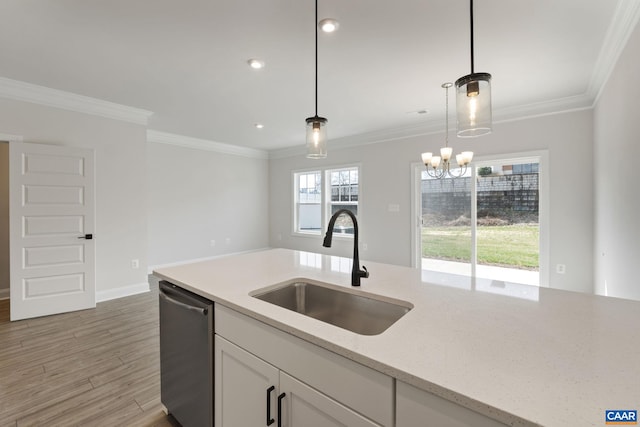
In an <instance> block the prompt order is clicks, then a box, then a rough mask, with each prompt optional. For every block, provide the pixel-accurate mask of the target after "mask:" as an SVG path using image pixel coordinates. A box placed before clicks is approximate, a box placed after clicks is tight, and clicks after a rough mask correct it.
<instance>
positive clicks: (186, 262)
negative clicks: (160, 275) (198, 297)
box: [147, 247, 271, 274]
mask: <svg viewBox="0 0 640 427" xmlns="http://www.w3.org/2000/svg"><path fill="white" fill-rule="evenodd" d="M267 249H271V248H270V247H266V248H260V249H251V250H248V251H241V252H233V253H229V254H222V255H214V256H210V257H206V258H195V259H188V260H183V261H177V262H170V263H167V264H158V265H150V266H148V267H147V273H148V274H153V270H157V269H159V268H167V267H175V266H177V265H184V264H191V263H193V262H201V261H210V260H212V259H217V258H224V257H228V256H231V255H241V254H248V253H250V252H258V251H264V250H267Z"/></svg>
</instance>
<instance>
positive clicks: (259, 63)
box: [247, 59, 264, 70]
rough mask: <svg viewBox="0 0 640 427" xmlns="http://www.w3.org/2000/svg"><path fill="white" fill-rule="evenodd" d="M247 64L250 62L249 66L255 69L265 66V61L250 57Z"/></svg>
mask: <svg viewBox="0 0 640 427" xmlns="http://www.w3.org/2000/svg"><path fill="white" fill-rule="evenodd" d="M247 64H249V66H250V67H251V68H253V69H254V70H259V69H261V68H264V61H261V60H259V59H250V60H248V61H247Z"/></svg>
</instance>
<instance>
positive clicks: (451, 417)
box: [396, 381, 505, 427]
mask: <svg viewBox="0 0 640 427" xmlns="http://www.w3.org/2000/svg"><path fill="white" fill-rule="evenodd" d="M396 387H397V398H396V405H397V407H396V427H505V424H502V423H500V422H498V421H495V420H492V419H491V418H488V417H485V416H484V415H482V414H479V413H477V412H474V411H472V410H470V409H467V408H464V407H462V406H460V405H456V404H455V403H453V402H450V401H448V400H445V399H443V398H441V397H438V396H436V395H435V394H431V393H429V392H426V391H424V390H420V389H418V388H416V387H414V386H412V385H409V384H406V383H403V382H402V381H397V382H396Z"/></svg>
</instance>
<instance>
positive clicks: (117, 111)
mask: <svg viewBox="0 0 640 427" xmlns="http://www.w3.org/2000/svg"><path fill="white" fill-rule="evenodd" d="M0 97H2V98H7V99H13V100H16V101H24V102H30V103H32V104H39V105H46V106H48V107H54V108H61V109H63V110H69V111H75V112H78V113H84V114H90V115H93V116H100V117H106V118H108V119H114V120H120V121H124V122H130V123H135V124H138V125H143V126H146V125H147V123H148V121H149V117H150V116H151V115H152V114H153V112H152V111H147V110H142V109H140V108H134V107H128V106H126V105H121V104H116V103H113V102H109V101H103V100H101V99H97V98H91V97H88V96H83V95H77V94H75V93H71V92H65V91H62V90H57V89H51V88H48V87H44V86H38V85H34V84H31V83H26V82H21V81H18V80H12V79H7V78H5V77H0Z"/></svg>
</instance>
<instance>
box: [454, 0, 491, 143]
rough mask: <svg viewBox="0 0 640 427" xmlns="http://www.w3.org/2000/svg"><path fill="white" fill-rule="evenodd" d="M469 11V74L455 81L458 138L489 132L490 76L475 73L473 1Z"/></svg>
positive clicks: (470, 3) (471, 0)
mask: <svg viewBox="0 0 640 427" xmlns="http://www.w3.org/2000/svg"><path fill="white" fill-rule="evenodd" d="M469 5H470V9H471V13H470V15H471V20H470V22H471V74H468V75H466V76H462V77H460V78H459V79H458V80H456V110H457V114H456V116H457V122H458V136H459V137H462V138H465V137H474V136H480V135H485V134H487V133H489V132H491V74H489V73H476V72H475V70H474V63H473V60H474V57H473V56H474V54H473V0H469Z"/></svg>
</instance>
